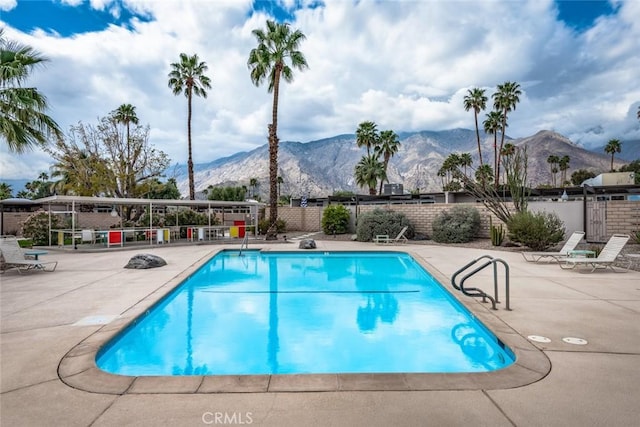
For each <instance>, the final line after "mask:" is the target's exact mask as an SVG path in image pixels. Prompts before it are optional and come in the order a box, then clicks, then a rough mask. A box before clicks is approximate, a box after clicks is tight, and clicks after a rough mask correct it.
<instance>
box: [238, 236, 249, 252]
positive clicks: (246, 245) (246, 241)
mask: <svg viewBox="0 0 640 427" xmlns="http://www.w3.org/2000/svg"><path fill="white" fill-rule="evenodd" d="M243 246H244V248H245V249H249V235H248V234H246V233H245V235H244V238H243V239H242V243H240V254H239V255H242V247H243Z"/></svg>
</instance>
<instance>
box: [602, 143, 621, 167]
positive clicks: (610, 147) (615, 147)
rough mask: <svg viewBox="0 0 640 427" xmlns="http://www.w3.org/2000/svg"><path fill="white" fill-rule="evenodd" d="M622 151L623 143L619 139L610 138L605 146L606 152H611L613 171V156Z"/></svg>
mask: <svg viewBox="0 0 640 427" xmlns="http://www.w3.org/2000/svg"><path fill="white" fill-rule="evenodd" d="M621 151H622V143H621V142H620V140H619V139H610V140H609V142H607V145H605V147H604V152H605V153H607V154H611V172H613V170H614V169H613V156H614V155H615V154H616V153H619V152H621Z"/></svg>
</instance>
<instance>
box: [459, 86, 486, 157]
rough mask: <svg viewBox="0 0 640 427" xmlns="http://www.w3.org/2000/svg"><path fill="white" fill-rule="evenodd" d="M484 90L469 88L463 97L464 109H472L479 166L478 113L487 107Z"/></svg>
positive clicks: (480, 150)
mask: <svg viewBox="0 0 640 427" xmlns="http://www.w3.org/2000/svg"><path fill="white" fill-rule="evenodd" d="M484 93H485V90H484V89H480V88H477V87H476V88H473V89H469V90H468V92H467V95H466V96H465V97H464V109H465V111H469V110H471V109H473V118H474V119H475V122H476V138H477V139H478V157H479V158H480V166H482V165H483V162H482V148H481V147H480V129H479V128H478V114H480V111H484V109H485V108H487V97H486V95H485V94H484Z"/></svg>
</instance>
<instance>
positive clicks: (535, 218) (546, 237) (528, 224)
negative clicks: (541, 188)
mask: <svg viewBox="0 0 640 427" xmlns="http://www.w3.org/2000/svg"><path fill="white" fill-rule="evenodd" d="M507 228H508V229H509V239H511V240H512V241H514V242H517V243H522V244H523V245H525V246H528V247H529V248H531V249H532V250H534V251H543V250H545V249H547V248H550V247H551V246H553V245H555V244H556V243H558V242H560V241H562V239H563V238H564V232H565V229H564V224H563V223H562V221H561V220H560V218H559V217H558V215H557V214H556V213H552V212H535V213H533V212H529V211H524V212H518V213H516V214H514V215H512V216H511V219H510V220H509V222H508V223H507Z"/></svg>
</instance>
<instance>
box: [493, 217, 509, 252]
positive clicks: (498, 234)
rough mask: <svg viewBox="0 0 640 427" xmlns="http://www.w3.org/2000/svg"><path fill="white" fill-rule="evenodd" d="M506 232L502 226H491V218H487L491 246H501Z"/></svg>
mask: <svg viewBox="0 0 640 427" xmlns="http://www.w3.org/2000/svg"><path fill="white" fill-rule="evenodd" d="M505 234H506V231H505V229H504V227H503V226H502V224H498V225H497V226H495V225H493V221H492V219H491V217H489V235H490V236H491V244H492V245H493V246H501V245H502V242H503V241H504V236H505Z"/></svg>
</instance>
